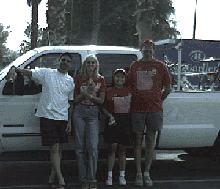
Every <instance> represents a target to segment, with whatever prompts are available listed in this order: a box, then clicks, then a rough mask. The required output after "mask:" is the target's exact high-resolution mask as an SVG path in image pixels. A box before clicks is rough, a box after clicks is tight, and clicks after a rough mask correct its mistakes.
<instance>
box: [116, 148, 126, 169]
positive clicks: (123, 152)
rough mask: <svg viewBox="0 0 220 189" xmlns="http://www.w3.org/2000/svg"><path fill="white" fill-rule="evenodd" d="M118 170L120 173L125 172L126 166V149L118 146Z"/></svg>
mask: <svg viewBox="0 0 220 189" xmlns="http://www.w3.org/2000/svg"><path fill="white" fill-rule="evenodd" d="M118 153H119V169H120V171H125V166H126V147H125V146H123V145H121V144H119V151H118Z"/></svg>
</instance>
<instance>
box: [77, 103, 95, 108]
mask: <svg viewBox="0 0 220 189" xmlns="http://www.w3.org/2000/svg"><path fill="white" fill-rule="evenodd" d="M79 105H80V106H84V107H86V108H98V107H97V106H96V105H85V104H79Z"/></svg>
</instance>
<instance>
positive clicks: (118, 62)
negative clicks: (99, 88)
mask: <svg viewBox="0 0 220 189" xmlns="http://www.w3.org/2000/svg"><path fill="white" fill-rule="evenodd" d="M96 56H97V58H98V60H99V64H100V74H101V75H104V76H105V80H106V84H107V85H112V75H113V72H114V70H115V69H118V68H124V69H125V70H126V71H128V70H129V68H130V64H131V62H133V61H134V60H136V59H137V56H136V55H135V54H105V53H103V54H96Z"/></svg>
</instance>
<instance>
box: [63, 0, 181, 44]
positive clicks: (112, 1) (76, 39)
mask: <svg viewBox="0 0 220 189" xmlns="http://www.w3.org/2000/svg"><path fill="white" fill-rule="evenodd" d="M94 1H96V0H90V1H84V0H77V1H76V0H73V4H74V6H73V10H74V13H73V18H72V22H73V27H72V30H73V31H71V1H68V2H67V5H66V6H65V9H66V12H67V14H66V22H65V23H66V30H67V31H68V37H67V38H68V40H67V42H66V43H67V44H71V43H72V42H73V44H89V42H90V41H91V37H92V30H93V2H94ZM100 2H101V5H100V21H99V24H100V30H99V39H98V44H101V45H124V46H135V47H137V46H138V36H137V31H136V23H137V19H136V15H135V12H136V11H137V9H138V6H137V0H120V1H118V0H105V1H100ZM143 2H146V3H144V4H143V5H142V7H141V8H142V9H148V8H149V3H148V1H147V0H146V1H143ZM152 3H153V7H154V9H153V11H152V12H153V15H152V21H153V26H152V30H153V39H161V38H175V37H176V35H178V34H179V32H178V31H176V28H175V25H176V22H175V20H169V17H170V15H171V14H173V13H174V8H173V7H172V1H171V0H163V1H162V0H160V1H159V0H152ZM139 8H140V7H139ZM146 20H147V19H146ZM71 33H72V35H71Z"/></svg>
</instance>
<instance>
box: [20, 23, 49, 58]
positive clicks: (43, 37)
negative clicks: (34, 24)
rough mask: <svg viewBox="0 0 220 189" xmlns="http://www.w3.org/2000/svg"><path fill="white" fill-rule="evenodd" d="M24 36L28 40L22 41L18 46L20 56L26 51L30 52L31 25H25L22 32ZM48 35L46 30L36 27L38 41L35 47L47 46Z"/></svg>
mask: <svg viewBox="0 0 220 189" xmlns="http://www.w3.org/2000/svg"><path fill="white" fill-rule="evenodd" d="M24 34H25V36H26V37H27V38H28V39H27V40H23V41H22V43H21V45H20V54H24V53H26V52H27V51H29V50H31V24H30V23H29V22H28V23H27V28H26V29H25V31H24ZM47 35H48V33H47V30H44V29H42V28H39V26H38V39H37V44H36V47H41V46H46V45H48V36H47Z"/></svg>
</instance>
